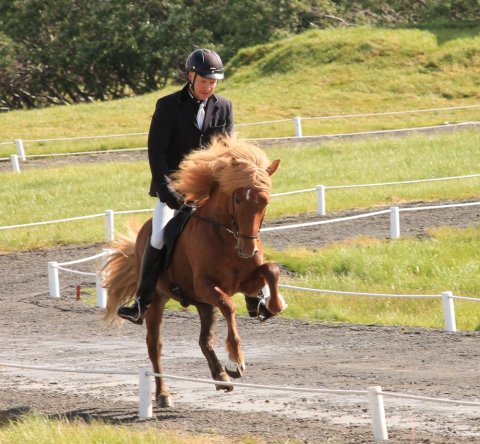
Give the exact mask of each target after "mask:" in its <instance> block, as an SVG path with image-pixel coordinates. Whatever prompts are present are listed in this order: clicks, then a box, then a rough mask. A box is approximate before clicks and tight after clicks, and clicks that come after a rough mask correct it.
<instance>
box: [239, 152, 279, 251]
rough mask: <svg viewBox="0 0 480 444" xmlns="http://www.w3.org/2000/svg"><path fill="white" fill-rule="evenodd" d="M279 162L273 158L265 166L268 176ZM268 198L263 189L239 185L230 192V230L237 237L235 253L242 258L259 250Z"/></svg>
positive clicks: (268, 195)
mask: <svg viewBox="0 0 480 444" xmlns="http://www.w3.org/2000/svg"><path fill="white" fill-rule="evenodd" d="M279 164H280V160H275V161H274V162H273V163H272V164H271V165H270V166H269V167H268V168H267V172H268V174H269V175H270V176H271V175H272V174H273V173H274V172H275V171H276V170H277V168H278V166H279ZM269 200H270V193H269V192H268V191H266V190H263V189H256V188H250V187H240V188H237V189H236V190H235V191H234V192H233V194H232V210H231V219H232V232H233V235H234V236H235V238H236V239H237V245H236V250H237V254H238V256H239V257H241V258H243V259H248V258H251V257H253V256H254V255H255V254H256V253H257V252H258V250H259V233H260V228H261V226H262V221H263V218H264V216H265V210H266V208H267V205H268V202H269Z"/></svg>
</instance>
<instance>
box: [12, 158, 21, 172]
mask: <svg viewBox="0 0 480 444" xmlns="http://www.w3.org/2000/svg"><path fill="white" fill-rule="evenodd" d="M10 163H11V164H12V169H13V172H14V173H19V172H20V163H19V162H18V156H17V155H16V154H12V155H11V156H10Z"/></svg>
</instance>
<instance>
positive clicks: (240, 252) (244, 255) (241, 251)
mask: <svg viewBox="0 0 480 444" xmlns="http://www.w3.org/2000/svg"><path fill="white" fill-rule="evenodd" d="M235 249H236V250H237V254H238V257H240V258H242V259H250V258H251V257H253V256H255V255H256V254H257V253H258V248H257V247H255V248H254V249H253V250H248V251H247V250H246V249H244V248H242V247H241V246H240V245H237V247H236V248H235Z"/></svg>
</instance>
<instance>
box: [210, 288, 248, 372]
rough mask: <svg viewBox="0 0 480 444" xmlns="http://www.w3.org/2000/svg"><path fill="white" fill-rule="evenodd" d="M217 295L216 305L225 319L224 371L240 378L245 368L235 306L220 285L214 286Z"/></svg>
mask: <svg viewBox="0 0 480 444" xmlns="http://www.w3.org/2000/svg"><path fill="white" fill-rule="evenodd" d="M214 289H215V291H216V293H217V295H218V299H217V304H216V305H217V307H218V308H219V309H220V311H221V313H222V315H223V317H224V318H225V320H226V321H227V327H228V332H227V340H226V343H225V346H226V347H225V348H226V350H227V356H228V359H227V361H226V362H225V371H226V372H227V373H228V374H229V376H231V377H232V378H241V377H242V375H243V372H244V370H245V360H244V357H243V352H242V341H241V339H240V335H239V334H238V329H237V320H236V318H235V315H236V314H237V308H236V307H235V304H234V303H233V301H232V298H231V297H230V296H229V295H228V294H226V293H225V292H224V291H223V290H222V289H221V288H220V287H215V288H214Z"/></svg>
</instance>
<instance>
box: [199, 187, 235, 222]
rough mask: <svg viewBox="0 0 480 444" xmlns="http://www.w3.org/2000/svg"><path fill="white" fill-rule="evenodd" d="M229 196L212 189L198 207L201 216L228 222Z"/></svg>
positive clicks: (229, 217)
mask: <svg viewBox="0 0 480 444" xmlns="http://www.w3.org/2000/svg"><path fill="white" fill-rule="evenodd" d="M230 200H231V196H228V195H226V194H225V193H221V192H219V191H218V190H217V189H215V190H213V191H212V193H211V194H210V197H209V198H208V199H207V201H206V202H205V203H204V204H203V205H202V206H201V207H200V208H199V209H198V211H199V212H200V213H201V215H202V216H205V217H209V218H212V219H214V220H215V221H217V222H219V223H224V224H226V223H230V219H231V212H230V204H231V202H230Z"/></svg>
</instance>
